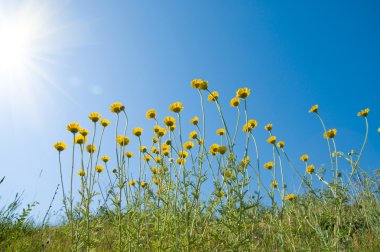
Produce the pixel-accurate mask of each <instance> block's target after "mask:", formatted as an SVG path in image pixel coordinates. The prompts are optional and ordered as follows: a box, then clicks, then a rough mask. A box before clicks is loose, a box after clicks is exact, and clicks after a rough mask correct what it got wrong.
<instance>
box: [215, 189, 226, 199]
mask: <svg viewBox="0 0 380 252" xmlns="http://www.w3.org/2000/svg"><path fill="white" fill-rule="evenodd" d="M217 195H218V196H219V197H221V198H222V197H224V195H226V194H225V193H224V192H223V191H222V190H220V191H219V192H218V194H217Z"/></svg>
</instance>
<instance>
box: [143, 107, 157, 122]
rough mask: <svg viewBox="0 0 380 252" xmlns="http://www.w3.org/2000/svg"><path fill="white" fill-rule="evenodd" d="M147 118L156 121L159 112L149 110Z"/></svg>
mask: <svg viewBox="0 0 380 252" xmlns="http://www.w3.org/2000/svg"><path fill="white" fill-rule="evenodd" d="M145 116H146V118H147V119H148V120H151V119H155V118H156V116H157V112H156V110H154V109H149V110H148V111H147V112H146V114H145Z"/></svg>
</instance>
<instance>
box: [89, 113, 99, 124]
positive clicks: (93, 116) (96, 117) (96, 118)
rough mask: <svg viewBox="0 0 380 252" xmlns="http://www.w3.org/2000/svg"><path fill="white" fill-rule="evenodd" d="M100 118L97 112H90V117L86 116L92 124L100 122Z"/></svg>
mask: <svg viewBox="0 0 380 252" xmlns="http://www.w3.org/2000/svg"><path fill="white" fill-rule="evenodd" d="M101 117H102V115H101V114H99V113H98V112H92V113H90V115H89V116H88V118H89V119H90V120H91V121H93V122H94V123H96V122H97V121H99V120H100V118H101Z"/></svg>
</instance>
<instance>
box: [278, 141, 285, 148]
mask: <svg viewBox="0 0 380 252" xmlns="http://www.w3.org/2000/svg"><path fill="white" fill-rule="evenodd" d="M277 146H278V148H281V149H282V148H284V147H285V142H284V141H279V142H278V143H277Z"/></svg>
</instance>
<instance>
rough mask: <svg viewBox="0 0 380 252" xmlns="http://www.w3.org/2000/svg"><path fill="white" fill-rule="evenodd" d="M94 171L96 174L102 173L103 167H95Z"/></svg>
mask: <svg viewBox="0 0 380 252" xmlns="http://www.w3.org/2000/svg"><path fill="white" fill-rule="evenodd" d="M95 170H96V171H97V172H98V173H101V172H102V171H104V168H103V166H101V165H97V166H95Z"/></svg>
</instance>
